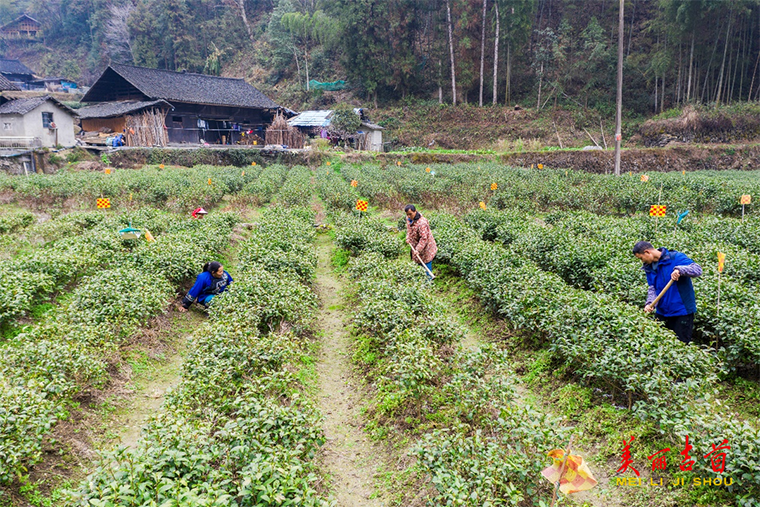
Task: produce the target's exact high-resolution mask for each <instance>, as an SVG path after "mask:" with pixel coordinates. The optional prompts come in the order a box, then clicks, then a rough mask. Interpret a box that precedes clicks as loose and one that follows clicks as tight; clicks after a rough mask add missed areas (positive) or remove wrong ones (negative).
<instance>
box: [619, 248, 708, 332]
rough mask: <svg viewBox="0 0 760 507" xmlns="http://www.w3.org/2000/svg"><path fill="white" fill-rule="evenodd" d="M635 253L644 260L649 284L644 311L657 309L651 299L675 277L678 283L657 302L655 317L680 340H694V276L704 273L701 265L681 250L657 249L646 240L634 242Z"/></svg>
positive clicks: (695, 304)
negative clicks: (692, 338) (692, 335)
mask: <svg viewBox="0 0 760 507" xmlns="http://www.w3.org/2000/svg"><path fill="white" fill-rule="evenodd" d="M633 254H634V255H635V256H636V257H638V258H639V259H640V260H641V261H642V263H643V264H644V265H643V267H642V269H643V270H644V273H646V277H647V284H649V291H648V293H647V302H646V305H645V306H644V311H645V312H647V313H651V312H653V311H654V310H655V308H654V307H653V306H652V302H653V301H654V300H655V298H656V297H657V295H658V294H659V293H660V292H661V291H662V289H664V288H665V286H666V285H667V284H668V282H669V281H670V280H673V281H674V282H675V283H674V284H673V285H671V287H670V289H668V291H667V292H666V293H665V295H664V296H662V299H660V301H659V302H658V303H657V313H655V317H656V318H657V320H661V321H662V322H663V323H664V324H665V327H667V328H668V329H670V330H671V331H673V332H674V333H675V334H676V336H677V337H678V339H679V340H681V341H682V342H684V343H691V332H692V330H693V329H694V312H696V311H697V300H696V297H695V295H694V286H693V285H692V283H691V279H692V278H694V277H697V276H701V275H702V268H701V267H700V266H699V264H697V263H695V262H694V261H693V260H691V259H689V258H688V257H687V256H686V255H684V254H682V253H681V252H676V251H675V250H672V251H670V250H668V249H666V248H658V249H655V248H654V247H653V246H652V244H651V243H649V242H647V241H639V242H638V243H636V244H635V245H634V246H633Z"/></svg>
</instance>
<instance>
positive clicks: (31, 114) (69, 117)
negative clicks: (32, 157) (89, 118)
mask: <svg viewBox="0 0 760 507" xmlns="http://www.w3.org/2000/svg"><path fill="white" fill-rule="evenodd" d="M75 117H76V113H75V112H74V111H73V110H72V109H71V108H69V107H67V106H65V105H64V104H62V103H61V102H59V101H58V100H56V99H54V98H53V97H49V96H43V97H32V98H24V99H14V100H7V101H5V102H3V103H2V105H0V145H2V146H9V147H28V148H40V147H51V148H52V147H55V146H58V145H60V146H64V147H67V148H68V147H71V146H74V145H75V144H76V139H75V137H74V119H75Z"/></svg>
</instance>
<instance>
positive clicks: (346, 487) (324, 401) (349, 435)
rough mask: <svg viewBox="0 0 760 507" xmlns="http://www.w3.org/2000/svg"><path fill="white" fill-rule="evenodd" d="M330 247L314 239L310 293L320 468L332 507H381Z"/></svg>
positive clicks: (374, 458)
mask: <svg viewBox="0 0 760 507" xmlns="http://www.w3.org/2000/svg"><path fill="white" fill-rule="evenodd" d="M333 249H334V245H333V244H332V240H331V239H330V238H329V237H328V236H327V235H320V236H319V237H318V240H317V256H318V259H319V264H318V265H317V272H316V276H317V279H316V284H315V285H316V290H317V293H318V294H319V297H320V300H321V301H322V309H321V311H320V312H319V317H318V325H319V332H320V334H321V339H322V340H321V341H322V350H321V354H320V356H319V361H318V363H317V373H318V375H319V383H320V385H319V387H320V390H319V395H318V397H319V405H320V409H321V411H322V414H323V416H324V431H325V437H326V440H327V441H326V443H325V445H324V447H323V449H322V463H323V465H324V467H325V468H326V471H327V472H328V473H329V474H330V475H331V476H332V484H333V496H334V498H335V500H336V501H337V505H338V507H374V506H382V505H385V503H384V502H383V500H382V499H381V498H377V497H376V495H375V488H374V482H375V481H374V477H375V474H376V473H377V472H378V467H379V466H380V462H379V461H378V455H379V453H378V449H377V448H376V446H375V445H373V444H372V442H370V441H369V439H368V437H367V435H366V434H365V433H364V431H363V423H362V420H363V419H362V415H361V413H360V406H361V404H360V402H359V399H358V393H357V389H356V388H355V387H354V385H353V383H352V376H351V367H350V355H349V353H350V352H349V350H350V341H349V338H350V337H349V332H348V329H347V328H346V325H345V323H344V321H343V318H344V315H345V314H344V312H343V305H344V302H343V298H342V292H343V283H342V282H341V280H340V279H339V278H338V277H337V275H336V274H335V272H334V271H333V268H332V266H331V263H330V259H331V257H332V252H333Z"/></svg>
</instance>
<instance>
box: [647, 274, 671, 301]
mask: <svg viewBox="0 0 760 507" xmlns="http://www.w3.org/2000/svg"><path fill="white" fill-rule="evenodd" d="M671 285H673V279H672V278H671V279H670V281H669V282H668V284H667V285H666V286H665V288H664V289H662V292H660V295H659V296H657V297H656V298H654V301H652V303H651V305H652V308H654V307H655V306H657V303H659V302H660V299H662V296H664V295H665V293H666V292H668V289H669V288H670V286H671Z"/></svg>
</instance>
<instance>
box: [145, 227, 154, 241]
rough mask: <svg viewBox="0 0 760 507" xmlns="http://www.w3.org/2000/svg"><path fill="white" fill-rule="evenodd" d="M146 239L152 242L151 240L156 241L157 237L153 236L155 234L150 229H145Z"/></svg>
mask: <svg viewBox="0 0 760 507" xmlns="http://www.w3.org/2000/svg"><path fill="white" fill-rule="evenodd" d="M145 240H146V241H147V242H148V243H150V242H151V241H156V238H154V237H153V234H151V233H150V231H149V230H147V229H145Z"/></svg>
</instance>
